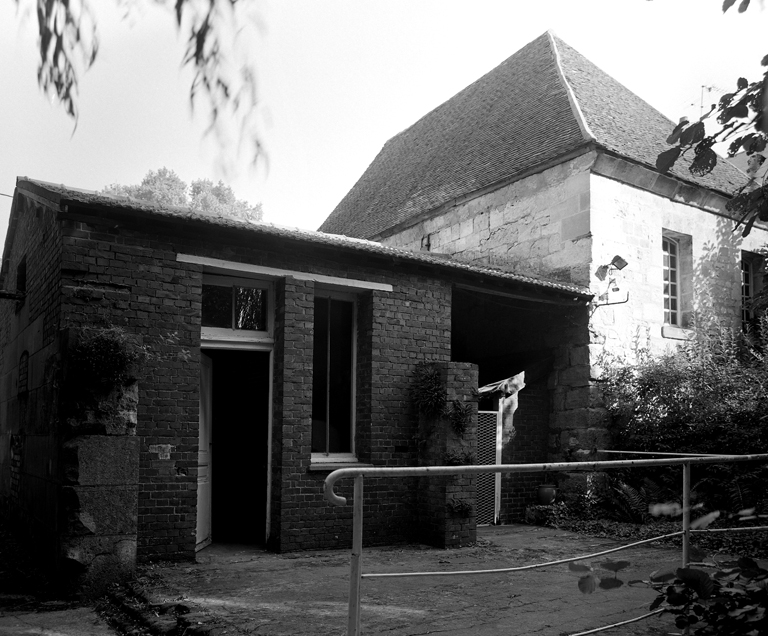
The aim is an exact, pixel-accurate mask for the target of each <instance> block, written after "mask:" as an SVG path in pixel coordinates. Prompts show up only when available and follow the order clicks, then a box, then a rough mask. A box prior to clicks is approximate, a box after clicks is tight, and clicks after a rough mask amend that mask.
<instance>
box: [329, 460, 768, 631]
mask: <svg viewBox="0 0 768 636" xmlns="http://www.w3.org/2000/svg"><path fill="white" fill-rule="evenodd" d="M598 452H616V453H630V451H598ZM637 454H646V453H637ZM654 454H665V453H654ZM681 455H684V456H682V457H680V456H676V457H672V458H666V459H624V460H605V461H590V462H549V463H543V464H496V465H492V466H488V465H485V466H418V467H415V466H414V467H396V468H378V467H360V468H356V467H350V468H340V469H338V470H334V471H333V472H332V473H330V474H329V475H328V476H327V477H326V478H325V484H324V492H325V498H326V499H327V500H328V501H329V502H331V503H333V504H335V505H337V506H343V505H346V503H347V500H346V498H345V497H342V496H340V495H338V494H336V493H335V492H334V486H335V485H336V482H338V481H339V480H341V479H345V478H350V477H352V478H354V480H355V482H354V491H353V499H352V509H353V517H352V557H351V560H350V577H349V612H348V616H347V634H348V636H359V634H360V582H361V580H362V579H363V578H384V577H404V576H450V575H453V576H459V575H461V576H466V575H472V574H489V573H503V572H513V571H519V570H529V569H534V568H541V567H548V566H551V565H557V564H560V563H568V562H571V561H579V560H582V559H586V558H591V557H593V556H595V555H584V556H580V557H573V558H568V559H561V560H559V561H552V562H548V563H540V564H533V565H526V566H520V567H517V568H499V569H496V570H469V571H461V572H445V571H442V572H401V573H387V574H373V573H371V574H363V572H362V558H363V480H364V478H365V477H419V476H422V477H423V476H434V475H468V474H469V475H477V474H484V473H553V472H594V471H597V470H610V469H613V468H640V467H646V466H682V467H683V506H682V515H683V521H682V530H681V531H679V532H674V533H671V534H668V535H662V536H659V537H654V538H652V539H645V540H643V541H639V542H635V543H632V544H629V545H626V546H621V547H618V548H614V549H612V550H609V551H607V552H603V553H598V556H599V555H602V554H607V553H608V552H616V551H619V550H624V549H627V548H631V547H634V546H636V545H640V544H643V543H650V542H653V541H658V540H660V539H664V538H668V537H672V536H680V535H682V538H683V549H682V566H683V567H686V566H687V565H688V563H689V561H690V558H689V555H690V536H691V532H697V531H696V530H693V531H692V530H691V527H690V526H691V515H690V513H691V507H690V496H691V493H690V486H691V465H692V464H720V463H741V462H754V461H768V454H753V455H689V454H682V453H681ZM752 529H753V530H754V529H756V528H752ZM656 613H658V612H653V613H652V614H648V615H646V616H651V615H653V614H656ZM642 618H644V617H642ZM632 620H638V619H632ZM609 627H613V626H604V627H602V628H598V629H596V630H590V631H589V632H582V633H583V634H586V633H594V632H596V631H600V630H601V629H608V628H609ZM574 636H578V635H574Z"/></svg>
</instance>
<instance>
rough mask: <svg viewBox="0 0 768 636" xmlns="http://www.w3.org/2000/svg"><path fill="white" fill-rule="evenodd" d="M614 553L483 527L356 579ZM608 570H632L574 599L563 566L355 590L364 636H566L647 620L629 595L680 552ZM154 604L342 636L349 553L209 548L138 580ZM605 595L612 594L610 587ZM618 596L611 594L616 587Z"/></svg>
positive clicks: (637, 593) (230, 627) (235, 629)
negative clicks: (460, 541) (464, 543)
mask: <svg viewBox="0 0 768 636" xmlns="http://www.w3.org/2000/svg"><path fill="white" fill-rule="evenodd" d="M617 545H619V544H618V543H616V542H614V541H611V540H609V539H598V538H591V537H583V536H580V535H575V534H572V533H569V532H565V531H559V530H554V529H551V528H541V527H535V526H520V525H513V526H496V527H486V528H480V529H479V531H478V542H477V544H476V545H474V546H471V547H467V548H461V549H455V550H439V549H435V548H430V547H427V546H420V545H409V546H396V547H387V548H367V549H365V550H364V552H363V572H364V573H366V572H367V573H370V572H397V571H434V570H477V569H488V568H498V567H512V566H516V565H527V564H531V563H540V562H545V561H551V560H556V559H562V558H567V557H570V556H575V555H582V554H589V553H593V552H599V551H601V550H605V549H609V548H611V547H615V546H617ZM607 560H613V561H618V560H624V561H629V562H630V564H631V565H630V566H628V567H627V568H626V569H623V570H621V571H620V572H619V573H618V575H617V578H618V579H620V580H621V581H622V582H623V584H622V585H621V586H620V587H616V589H603V588H601V587H599V586H598V587H597V588H596V589H595V590H594V591H593V592H592V593H589V594H585V593H582V592H581V591H580V590H579V585H578V584H579V578H580V577H581V576H584V575H585V574H584V573H583V572H573V571H570V570H569V568H568V566H567V565H558V566H551V567H548V568H546V569H543V570H530V571H526V572H519V573H509V574H502V575H490V574H483V575H473V576H470V577H417V578H396V579H394V578H393V579H364V580H363V581H362V619H361V625H362V632H363V633H364V634H366V635H373V634H381V635H383V634H387V635H388V636H406V635H408V636H415V635H420V634H441V635H443V636H452V635H456V636H458V635H460V634H461V635H464V634H472V635H474V636H484V635H489V636H490V635H492V634H493V635H498V634H504V635H505V636H514V635H518V634H519V635H531V634H552V635H556V636H557V635H562V634H573V633H577V632H580V631H585V630H589V629H592V628H595V627H599V626H601V625H606V624H610V623H616V622H619V621H623V620H627V619H630V618H633V617H636V616H640V615H642V614H644V613H646V612H647V611H648V610H647V608H648V605H649V604H650V602H651V601H652V600H653V598H654V597H655V593H654V592H653V590H650V589H647V588H645V587H641V586H635V585H631V586H630V585H628V583H629V581H631V580H633V579H647V577H648V574H650V573H651V572H652V571H654V570H656V569H659V568H662V567H666V566H669V567H673V568H674V567H678V566H679V561H680V553H679V550H675V549H671V548H658V547H650V546H647V545H646V546H641V547H638V548H633V549H630V550H627V551H624V552H620V553H617V554H613V555H608V556H606V557H598V558H596V559H589V560H587V561H586V562H587V563H590V564H591V565H592V566H593V568H594V573H595V575H597V576H598V577H599V578H598V579H597V581H598V582H599V580H600V579H605V578H612V577H613V576H614V575H613V573H611V572H609V571H606V570H604V569H601V568H600V564H601V563H603V562H605V561H607ZM141 582H142V587H143V588H144V593H145V594H146V595H147V597H149V599H150V600H151V602H152V603H157V604H163V603H166V604H168V603H178V604H181V605H182V606H183V608H184V609H185V610H186V609H188V610H189V613H188V614H186V615H185V617H184V618H185V619H186V620H185V622H186V624H188V625H190V626H194V625H198V624H199V625H200V626H201V627H202V626H203V625H205V626H206V627H207V628H209V629H211V628H212V632H211V633H215V634H232V635H234V634H254V635H256V634H258V635H260V636H278V635H280V636H282V635H292V636H298V635H307V636H309V635H312V636H319V635H331V634H333V635H336V634H339V635H340V634H345V633H346V620H347V619H346V616H347V598H348V589H349V551H323V552H310V553H306V552H305V553H293V554H285V555H276V554H271V553H267V552H263V551H259V550H256V549H254V548H250V547H245V546H233V545H228V546H227V545H212V546H210V547H208V548H206V549H205V550H203V551H201V552H200V553H198V562H197V563H195V564H189V563H186V564H159V565H158V564H156V565H152V566H148V567H147V568H146V569H145V570H144V574H143V576H142V577H141ZM608 585H610V584H608ZM614 585H618V584H614ZM670 627H672V621H671V619H670V618H669V617H663V618H658V617H654V618H651V619H649V620H646V621H642V622H639V623H634V624H632V625H628V626H624V627H619V628H616V629H612V630H610V631H609V632H606V633H608V634H611V635H613V636H630V635H637V634H649V633H651V634H661V633H664V632H666V631H668V630H669V628H670Z"/></svg>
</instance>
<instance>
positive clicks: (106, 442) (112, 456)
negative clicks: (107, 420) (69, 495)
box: [62, 435, 139, 486]
mask: <svg viewBox="0 0 768 636" xmlns="http://www.w3.org/2000/svg"><path fill="white" fill-rule="evenodd" d="M62 461H63V464H64V474H65V480H66V481H67V482H68V483H70V484H77V485H80V486H108V485H112V486H117V485H133V484H137V483H138V480H139V439H138V438H137V437H133V436H111V435H84V436H81V437H75V438H74V439H71V440H69V441H68V442H66V443H65V444H64V445H63V448H62Z"/></svg>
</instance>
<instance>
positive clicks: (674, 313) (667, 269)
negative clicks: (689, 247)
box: [661, 234, 682, 327]
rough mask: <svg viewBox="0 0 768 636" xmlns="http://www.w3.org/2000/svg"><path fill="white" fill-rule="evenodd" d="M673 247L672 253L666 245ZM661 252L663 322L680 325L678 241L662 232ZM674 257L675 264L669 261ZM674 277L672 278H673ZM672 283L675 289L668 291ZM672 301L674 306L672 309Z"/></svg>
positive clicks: (675, 325)
mask: <svg viewBox="0 0 768 636" xmlns="http://www.w3.org/2000/svg"><path fill="white" fill-rule="evenodd" d="M668 245H669V246H670V247H673V248H674V254H673V253H672V252H671V251H669V250H668V249H667V246H668ZM661 253H662V284H663V287H662V294H663V307H664V324H665V325H669V326H671V327H682V324H681V322H682V320H681V318H682V307H681V305H682V294H681V291H682V290H681V280H680V279H681V272H680V241H679V240H678V239H676V238H674V237H672V236H668V235H666V234H663V235H662V237H661ZM673 258H674V260H675V264H674V266H672V264H671V263H669V262H668V261H671V260H672V259H673ZM673 278H674V280H673ZM672 285H674V287H675V291H674V293H671V292H670V291H668V286H669V287H670V288H671V286H672ZM673 302H674V304H675V308H674V309H672V303H673Z"/></svg>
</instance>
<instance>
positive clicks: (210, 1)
mask: <svg viewBox="0 0 768 636" xmlns="http://www.w3.org/2000/svg"><path fill="white" fill-rule="evenodd" d="M115 1H116V2H117V4H118V5H120V6H123V7H125V6H127V7H128V8H130V7H132V6H133V5H138V4H141V3H147V2H149V0H115ZM14 2H15V3H16V5H17V6H21V5H22V4H25V3H26V2H31V0H14ZM246 3H247V0H207V1H205V2H200V1H198V0H152V4H153V5H159V6H163V7H165V8H167V9H168V12H169V14H172V16H173V19H174V21H175V22H176V27H177V28H178V29H179V31H185V32H186V38H187V40H186V50H185V52H184V57H183V60H182V64H183V65H184V66H187V67H189V68H191V69H192V71H193V79H192V84H191V86H190V89H189V99H190V103H191V105H192V106H193V107H194V106H195V104H196V103H197V102H198V101H200V100H202V101H203V102H204V103H205V105H206V108H207V110H208V112H209V116H210V121H209V127H208V132H213V133H215V134H216V135H217V136H219V139H220V141H222V142H224V141H225V139H226V132H225V128H226V127H225V125H224V122H225V120H231V121H233V122H235V125H236V126H237V128H238V133H237V134H238V139H239V143H240V144H246V146H247V147H246V152H248V153H249V155H250V156H251V157H252V159H253V161H254V162H255V161H256V160H257V159H258V158H259V157H260V156H262V154H263V149H262V145H261V140H260V136H259V134H258V131H257V128H256V121H255V106H256V103H257V92H256V73H255V70H254V65H253V63H252V62H251V61H250V60H248V59H244V58H243V56H240V57H239V58H238V59H235V58H236V57H237V55H236V51H235V43H236V40H237V37H236V35H237V30H238V28H237V25H236V9H237V7H238V6H242V5H244V4H246ZM36 5H37V6H36V15H37V26H38V35H39V38H38V51H39V61H38V71H37V80H38V84H39V85H40V88H41V89H42V90H43V91H44V92H45V93H46V94H47V95H49V96H50V97H51V98H53V99H55V100H56V101H58V102H59V103H60V104H61V105H62V106H63V108H64V110H65V111H66V113H67V114H68V115H69V116H70V117H72V118H73V119H74V120H75V122H77V118H78V87H79V80H80V77H81V76H82V74H83V73H84V72H85V71H87V70H88V69H89V68H90V67H91V66H92V65H93V64H94V63H95V62H96V59H97V57H98V53H99V35H98V29H97V24H96V20H95V18H94V13H93V11H92V10H91V5H90V4H89V0H37V1H36Z"/></svg>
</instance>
